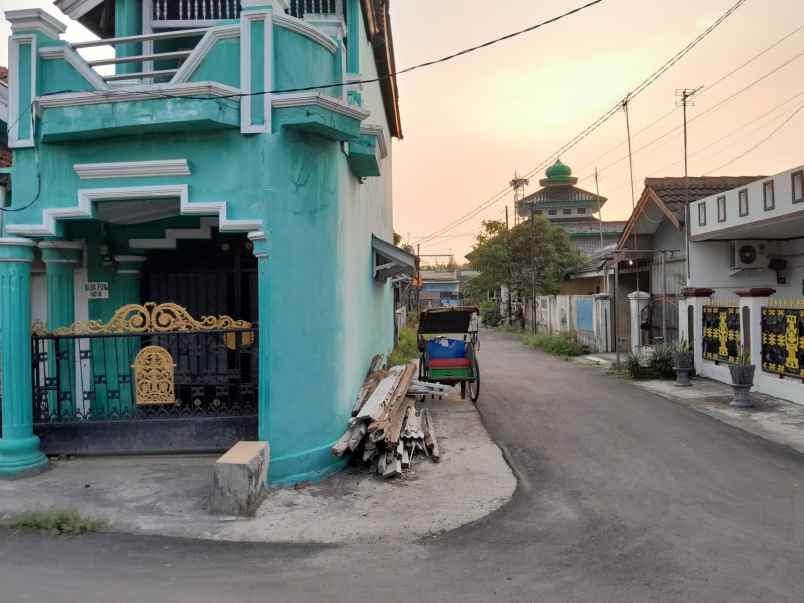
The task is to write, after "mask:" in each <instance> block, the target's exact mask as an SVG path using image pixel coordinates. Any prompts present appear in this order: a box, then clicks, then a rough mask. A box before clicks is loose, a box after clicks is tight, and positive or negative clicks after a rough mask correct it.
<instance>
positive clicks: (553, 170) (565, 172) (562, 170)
mask: <svg viewBox="0 0 804 603" xmlns="http://www.w3.org/2000/svg"><path fill="white" fill-rule="evenodd" d="M544 175H545V176H547V177H548V178H549V179H550V180H568V179H569V178H572V169H571V168H570V166H568V165H564V164H563V163H561V160H560V159H556V162H555V163H554V164H553V165H551V166H550V167H549V168H547V171H546V172H545V173H544Z"/></svg>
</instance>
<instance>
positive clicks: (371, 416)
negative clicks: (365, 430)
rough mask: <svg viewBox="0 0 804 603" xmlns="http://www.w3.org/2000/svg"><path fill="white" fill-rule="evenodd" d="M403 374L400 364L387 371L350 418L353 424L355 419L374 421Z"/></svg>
mask: <svg viewBox="0 0 804 603" xmlns="http://www.w3.org/2000/svg"><path fill="white" fill-rule="evenodd" d="M404 374H405V367H402V366H395V367H393V368H392V369H391V370H390V371H388V376H387V377H385V378H384V379H383V380H382V381H380V383H379V384H378V385H377V388H376V389H375V390H374V391H373V392H372V394H371V396H370V397H369V399H368V400H366V403H365V404H364V405H363V407H362V408H361V409H360V412H358V414H357V416H356V417H354V418H353V419H352V423H353V424H355V423H356V422H357V421H361V420H366V421H376V420H377V419H379V418H380V417H381V416H382V414H383V411H384V410H385V407H386V405H387V404H388V403H389V402H390V401H391V398H392V397H393V396H394V394H395V393H396V390H397V387H398V385H399V382H400V380H401V379H402V377H403V375H404Z"/></svg>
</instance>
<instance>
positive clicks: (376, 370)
mask: <svg viewBox="0 0 804 603" xmlns="http://www.w3.org/2000/svg"><path fill="white" fill-rule="evenodd" d="M382 367H383V359H382V357H381V356H379V357H375V358H374V360H373V361H372V363H371V368H370V369H369V373H368V376H367V377H366V381H365V383H364V384H363V387H362V388H361V390H360V393H359V394H358V397H357V401H356V403H355V405H354V408H353V411H352V418H351V420H350V421H349V427H348V429H347V430H346V432H345V433H344V434H343V436H342V437H341V438H340V439H339V440H338V442H337V443H336V444H335V445H334V446H333V447H332V454H334V455H335V456H337V457H342V456H344V455H345V454H347V453H351V454H352V457H353V458H355V459H357V460H359V461H360V462H362V463H363V464H365V465H366V466H368V467H371V470H372V471H374V472H376V473H378V474H380V475H382V476H383V477H384V478H386V479H388V478H391V477H396V476H399V475H402V474H403V473H404V472H406V471H409V470H410V469H411V468H412V467H413V463H414V461H415V460H416V459H417V458H425V457H429V458H430V459H431V460H433V461H435V462H438V461H439V460H441V452H440V450H439V447H438V440H437V438H436V434H435V426H434V423H433V418H432V416H431V414H430V410H429V409H424V410H418V409H417V408H416V399H415V398H414V397H412V396H416V397H418V398H424V397H426V396H427V395H431V396H434V395H443V394H444V393H445V392H446V391H447V390H449V388H448V387H445V386H442V385H438V384H430V383H421V382H418V381H415V380H414V376H415V375H416V371H417V367H416V363H415V362H410V363H408V364H406V365H400V366H394V367H391V368H390V369H388V370H384V369H383V368H382Z"/></svg>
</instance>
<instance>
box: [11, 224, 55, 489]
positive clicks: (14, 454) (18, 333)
mask: <svg viewBox="0 0 804 603" xmlns="http://www.w3.org/2000/svg"><path fill="white" fill-rule="evenodd" d="M35 245H36V243H34V242H33V241H31V240H29V239H22V238H0V330H2V336H1V337H0V356H2V363H0V379H2V387H3V389H2V392H3V394H2V396H3V403H2V413H3V415H2V416H3V433H2V438H0V479H16V478H19V477H25V476H27V475H33V474H35V473H39V472H40V471H42V470H44V469H45V468H47V457H46V456H45V455H44V454H42V452H41V451H40V450H39V438H38V437H36V436H35V435H34V434H33V396H32V388H33V383H32V371H33V369H32V366H31V362H32V359H31V290H30V284H31V283H30V281H31V262H33V257H34V246H35Z"/></svg>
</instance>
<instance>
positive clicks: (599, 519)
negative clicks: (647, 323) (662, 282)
mask: <svg viewBox="0 0 804 603" xmlns="http://www.w3.org/2000/svg"><path fill="white" fill-rule="evenodd" d="M483 338H484V340H483V348H482V350H481V354H482V355H481V362H482V369H483V377H484V382H483V394H482V396H481V401H480V404H479V406H480V409H481V411H482V413H483V416H484V419H485V421H486V424H487V426H488V428H489V430H490V431H491V433H492V435H493V436H494V437H495V438H496V439H497V440H498V441H499V442H500V443H501V444H502V445H503V446H504V447H505V448H506V450H507V451H508V454H509V455H510V457H511V459H512V462H513V465H514V467H515V468H516V469H517V471H518V472H520V474H521V477H522V481H521V484H520V487H519V489H518V491H517V494H516V496H515V498H514V500H513V501H512V502H511V503H510V504H508V505H507V506H506V507H504V508H503V509H502V510H500V511H499V512H497V513H495V514H494V515H492V516H490V517H488V518H486V519H484V520H482V521H480V522H478V523H476V524H473V525H470V526H466V527H464V528H462V529H460V530H457V531H455V532H451V533H449V534H447V535H445V536H442V537H440V538H437V539H433V540H430V541H427V542H422V543H419V544H416V545H403V544H398V543H388V544H387V545H385V546H382V545H374V546H350V547H321V546H269V545H235V544H212V543H207V542H188V541H180V540H173V539H161V538H141V537H128V536H119V535H93V536H89V537H84V538H77V539H72V540H64V539H59V540H55V541H54V540H52V539H48V538H43V537H39V536H31V535H19V534H18V535H13V534H8V533H0V602H2V603H5V602H6V601H24V600H27V601H36V602H39V601H54V602H55V601H58V602H61V601H76V602H81V603H86V602H88V601H115V602H120V603H123V602H128V601H132V602H134V601H136V602H137V603H143V602H150V601H159V602H163V601H164V602H185V601H186V602H193V603H199V602H211V601H215V602H217V601H238V602H240V601H260V602H264V601H272V602H273V601H276V602H281V603H294V602H297V601H366V602H368V601H384V602H397V601H399V602H405V603H409V602H410V601H421V602H423V603H432V602H437V601H460V602H462V603H465V602H475V601H477V602H480V601H517V602H518V601H538V602H539V603H543V602H553V601H555V602H562V603H568V602H574V601H583V602H594V603H601V602H612V603H615V602H616V603H625V602H638V603H645V602H649V601H674V602H675V601H694V602H709V601H712V602H715V601H718V602H719V601H724V602H725V601H728V602H729V603H736V602H743V601H746V602H747V601H751V602H754V601H762V602H763V603H772V602H777V601H778V602H781V601H785V602H787V601H789V602H794V601H795V602H797V603H798V602H801V601H803V600H804V495H803V494H802V489H804V457H802V456H801V455H799V454H798V453H795V452H793V451H791V450H788V449H786V448H783V447H781V446H778V445H775V444H771V443H768V442H765V441H763V440H761V439H758V438H756V437H754V436H751V435H748V434H745V433H743V432H741V431H738V430H736V429H734V428H731V427H729V426H726V425H724V424H722V423H719V422H717V421H715V420H713V419H710V418H708V417H706V416H703V415H701V414H697V413H695V412H694V411H692V410H689V409H687V408H685V407H683V406H680V405H676V404H673V403H672V402H669V401H667V400H665V399H662V398H658V397H653V396H651V395H649V394H647V393H645V392H642V391H640V390H637V389H636V388H633V387H631V386H629V385H628V384H627V383H624V382H620V381H616V380H614V379H611V378H608V377H606V376H604V375H601V374H600V373H599V371H597V370H596V369H588V368H578V367H576V366H575V365H572V364H570V363H567V362H564V361H562V360H558V359H555V358H551V357H548V356H545V355H543V354H541V353H538V352H534V351H530V350H527V349H525V348H524V347H522V346H521V345H520V344H519V343H518V342H517V341H516V340H515V339H514V338H513V337H511V336H508V335H504V334H494V333H484V334H483ZM420 512H423V513H426V512H427V509H426V504H425V503H424V502H423V504H422V508H421V509H420Z"/></svg>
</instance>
